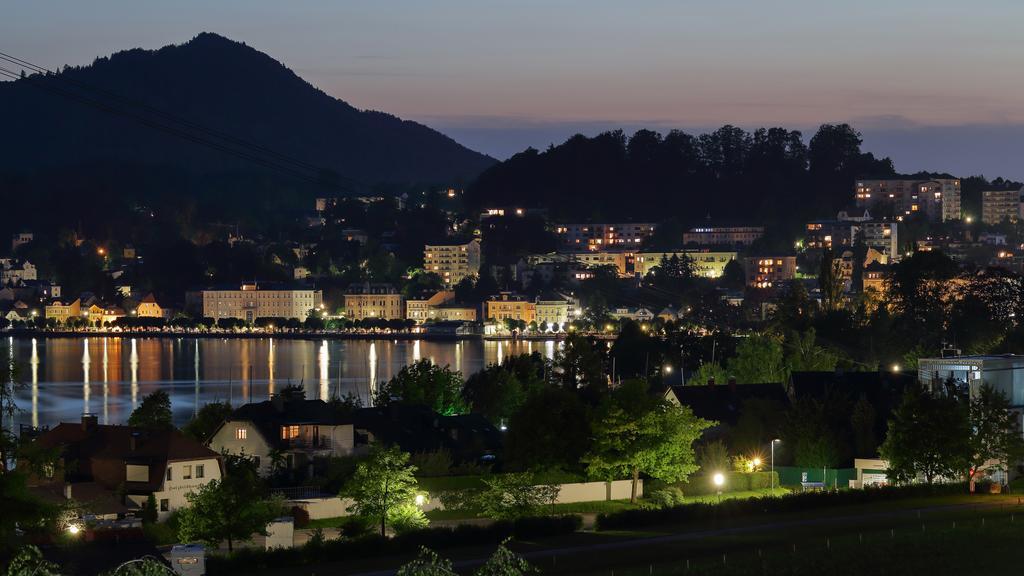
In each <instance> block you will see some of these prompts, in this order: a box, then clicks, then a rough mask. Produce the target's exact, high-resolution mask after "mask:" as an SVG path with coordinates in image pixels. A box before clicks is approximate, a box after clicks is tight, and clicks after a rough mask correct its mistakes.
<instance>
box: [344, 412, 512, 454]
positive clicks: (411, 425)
mask: <svg viewBox="0 0 1024 576" xmlns="http://www.w3.org/2000/svg"><path fill="white" fill-rule="evenodd" d="M353 421H354V423H355V426H356V429H357V430H363V431H367V432H370V433H372V434H373V436H374V438H375V440H376V441H378V442H382V443H384V444H392V445H397V446H399V447H401V448H402V450H404V451H406V452H410V453H413V454H415V453H419V452H434V451H437V450H439V449H442V448H444V449H446V450H448V451H449V452H450V453H451V454H452V456H454V457H455V459H456V460H459V461H466V460H474V459H476V458H479V457H480V456H482V455H484V454H495V453H497V452H498V451H500V449H501V433H500V432H498V429H497V428H495V427H494V425H493V424H491V423H490V422H489V421H488V420H487V419H486V418H484V417H483V416H481V415H479V414H460V415H455V416H442V415H440V414H437V413H436V412H434V411H433V410H431V409H430V408H429V407H427V406H422V405H414V404H403V403H393V404H390V405H388V406H380V407H374V408H360V409H359V410H356V411H355V413H354V414H353Z"/></svg>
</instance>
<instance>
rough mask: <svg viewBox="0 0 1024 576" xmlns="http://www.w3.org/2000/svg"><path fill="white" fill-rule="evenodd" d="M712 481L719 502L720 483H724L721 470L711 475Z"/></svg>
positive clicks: (720, 497)
mask: <svg viewBox="0 0 1024 576" xmlns="http://www.w3.org/2000/svg"><path fill="white" fill-rule="evenodd" d="M712 481H713V482H714V483H715V488H716V489H717V491H718V503H719V504H721V503H722V484H725V475H723V474H722V473H721V472H715V475H714V476H713V477H712Z"/></svg>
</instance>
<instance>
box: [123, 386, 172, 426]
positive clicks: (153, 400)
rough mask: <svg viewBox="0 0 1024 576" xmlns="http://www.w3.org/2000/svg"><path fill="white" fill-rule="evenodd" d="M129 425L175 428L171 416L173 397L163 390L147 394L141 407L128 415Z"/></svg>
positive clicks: (140, 404)
mask: <svg viewBox="0 0 1024 576" xmlns="http://www.w3.org/2000/svg"><path fill="white" fill-rule="evenodd" d="M128 425H129V426H138V427H139V428H147V429H149V430H170V429H171V428H174V422H173V421H172V417H171V397H170V396H169V395H168V394H167V392H164V391H163V390H157V391H155V392H152V393H150V394H147V395H146V396H145V397H144V398H143V399H142V402H141V403H139V407H138V408H136V409H135V410H132V413H131V415H130V416H129V417H128Z"/></svg>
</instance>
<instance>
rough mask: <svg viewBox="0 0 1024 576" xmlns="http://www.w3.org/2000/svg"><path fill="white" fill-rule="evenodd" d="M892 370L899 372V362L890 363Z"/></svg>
mask: <svg viewBox="0 0 1024 576" xmlns="http://www.w3.org/2000/svg"><path fill="white" fill-rule="evenodd" d="M892 371H893V372H899V371H900V365H899V364H893V365H892Z"/></svg>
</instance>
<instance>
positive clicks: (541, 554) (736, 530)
mask: <svg viewBox="0 0 1024 576" xmlns="http://www.w3.org/2000/svg"><path fill="white" fill-rule="evenodd" d="M1008 505H1010V506H1012V504H1008V503H1006V502H999V503H992V504H974V503H971V504H948V505H943V506H929V507H924V508H912V509H904V510H890V511H884V512H869V513H863V514H849V515H846V516H823V517H820V518H804V519H794V520H782V521H777V522H766V523H762V524H751V525H745V526H734V527H729V528H715V529H710V530H695V531H691V532H679V533H675V534H665V535H663V536H650V537H642V538H634V539H630V540H616V541H613V542H604V543H597V544H586V545H581V546H567V547H564V548H550V549H546V550H536V551H533V552H526V553H524V554H522V556H523V557H525V558H526V559H528V560H537V559H544V558H550V557H552V556H573V555H577V554H587V553H591V552H598V551H601V552H605V551H609V550H622V549H626V548H635V547H637V546H651V545H657V544H667V543H671V542H687V541H692V540H699V539H702V538H712V537H716V536H733V535H738V534H749V533H754V532H764V531H773V530H785V529H788V528H795V527H808V526H829V525H836V524H844V523H848V522H860V521H865V520H884V519H886V518H904V517H907V516H914V515H919V514H927V513H931V512H942V511H948V510H955V509H969V508H975V509H983V508H995V509H998V508H1002V507H1006V506H1008ZM1014 507H1015V508H1016V507H1017V506H1014ZM486 560H487V559H486V558H472V559H467V560H460V561H458V562H454V563H453V565H454V567H455V568H472V567H475V566H479V565H481V564H483V563H484V562H485V561H486ZM393 574H395V570H394V569H391V570H378V571H374V572H361V573H357V574H353V575H351V576H391V575H393Z"/></svg>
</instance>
